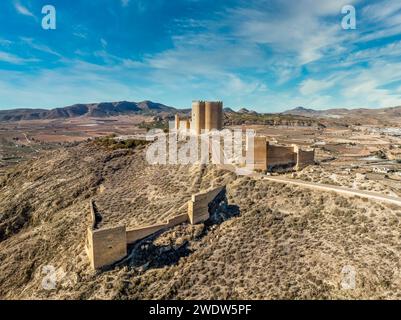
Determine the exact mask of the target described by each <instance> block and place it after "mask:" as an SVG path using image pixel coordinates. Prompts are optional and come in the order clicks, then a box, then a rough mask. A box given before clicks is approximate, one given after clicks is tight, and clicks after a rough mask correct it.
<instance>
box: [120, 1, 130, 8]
mask: <svg viewBox="0 0 401 320" xmlns="http://www.w3.org/2000/svg"><path fill="white" fill-rule="evenodd" d="M129 3H130V0H121V5H122V6H123V7H127V6H128V5H129Z"/></svg>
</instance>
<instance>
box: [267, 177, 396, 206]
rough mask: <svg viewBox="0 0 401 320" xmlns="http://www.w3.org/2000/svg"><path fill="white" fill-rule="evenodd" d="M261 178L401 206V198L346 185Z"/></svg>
mask: <svg viewBox="0 0 401 320" xmlns="http://www.w3.org/2000/svg"><path fill="white" fill-rule="evenodd" d="M261 178H262V179H263V180H269V181H274V182H279V183H285V184H292V185H297V186H301V187H306V188H310V189H314V190H322V191H334V192H337V193H341V194H345V195H351V196H358V197H362V198H367V199H372V200H379V201H383V202H387V203H392V204H396V205H399V206H401V198H398V197H391V196H386V195H384V194H380V193H377V192H371V191H364V190H356V189H351V188H346V187H339V186H332V185H329V184H320V183H314V182H307V181H302V180H296V179H290V178H284V177H271V176H263V177H261Z"/></svg>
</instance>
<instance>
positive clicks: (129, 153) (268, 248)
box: [0, 142, 401, 299]
mask: <svg viewBox="0 0 401 320" xmlns="http://www.w3.org/2000/svg"><path fill="white" fill-rule="evenodd" d="M146 148H147V147H146V146H138V147H135V148H134V149H117V150H112V149H109V148H105V147H103V146H100V145H98V144H96V143H95V142H85V143H80V144H78V145H76V146H71V147H67V148H61V149H58V150H54V151H50V152H47V153H44V154H42V155H40V156H39V157H38V159H35V160H30V161H28V162H25V163H21V164H19V165H17V166H16V167H14V168H12V169H10V170H9V172H8V173H7V175H5V177H3V178H1V180H0V194H1V197H0V298H2V299H12V298H14V299H22V298H24V299H45V298H50V299H55V298H59V299H127V298H130V299H216V298H217V299H325V298H326V299H336V298H341V299H347V298H362V299H371V298H379V299H380V298H400V295H399V292H401V282H400V280H399V266H398V262H397V261H399V260H400V257H401V248H400V245H399V232H398V231H397V230H398V229H399V224H400V217H401V211H400V208H398V207H393V206H390V205H384V204H380V203H376V202H371V201H366V200H362V199H357V198H345V197H341V196H338V195H336V194H333V193H324V192H323V193H322V192H320V191H319V192H318V191H311V190H307V189H301V188H299V187H290V186H285V185H281V184H277V183H273V182H268V181H265V180H258V179H253V178H250V177H239V176H236V175H234V174H233V173H232V172H229V171H225V170H221V169H219V168H217V167H216V166H213V165H207V166H197V165H177V166H173V165H166V166H154V165H152V166H151V165H148V164H147V162H146V161H145V158H144V153H145V150H146ZM221 184H225V185H227V195H226V196H227V200H228V205H227V206H223V207H221V208H219V210H218V211H216V212H215V213H214V215H213V216H212V218H211V219H210V221H208V222H206V223H204V224H199V225H195V226H191V225H187V224H183V225H180V226H177V227H175V228H173V229H171V230H167V231H165V232H162V233H160V234H157V235H155V236H154V237H150V238H148V239H144V240H142V241H140V242H139V243H137V244H136V245H133V246H131V247H130V248H129V258H128V259H126V260H125V261H123V262H121V263H120V264H117V265H114V266H112V267H111V268H109V269H108V270H104V271H103V272H94V271H92V270H91V269H90V266H89V261H88V258H87V256H86V253H85V249H84V242H85V236H86V229H87V226H88V224H89V221H90V218H89V199H94V200H95V202H96V204H97V207H98V210H99V211H100V212H101V213H102V216H103V217H104V220H103V222H102V223H103V224H105V225H116V224H118V223H121V222H125V223H130V225H131V226H135V225H137V224H143V223H152V222H154V221H158V220H160V219H164V218H165V216H164V215H165V213H166V212H167V210H170V209H172V208H173V209H174V207H175V206H177V205H181V203H185V201H186V200H187V199H188V197H189V196H190V195H191V194H192V193H196V192H198V191H200V190H206V189H208V188H209V187H211V186H216V185H221ZM49 266H50V267H51V268H54V270H55V271H56V274H55V277H56V284H55V287H53V288H51V287H50V288H49V287H46V286H45V284H46V270H48V268H49ZM344 266H352V267H354V268H355V269H356V270H357V288H356V289H355V290H343V289H342V287H341V281H342V276H343V274H342V270H343V268H344ZM46 268H47V269H46ZM397 270H398V271H397Z"/></svg>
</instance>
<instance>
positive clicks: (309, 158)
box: [297, 148, 315, 170]
mask: <svg viewBox="0 0 401 320" xmlns="http://www.w3.org/2000/svg"><path fill="white" fill-rule="evenodd" d="M313 164H315V150H302V149H300V148H298V152H297V170H301V169H303V168H305V167H307V166H309V165H313Z"/></svg>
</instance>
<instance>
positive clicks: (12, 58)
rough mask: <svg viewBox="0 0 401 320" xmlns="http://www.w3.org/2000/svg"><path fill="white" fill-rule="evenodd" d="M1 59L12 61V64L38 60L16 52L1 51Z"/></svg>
mask: <svg viewBox="0 0 401 320" xmlns="http://www.w3.org/2000/svg"><path fill="white" fill-rule="evenodd" d="M0 61H3V62H7V63H11V64H25V63H28V62H35V61H38V60H37V59H33V58H32V59H31V58H29V59H28V58H21V57H19V56H16V55H14V54H11V53H8V52H4V51H0Z"/></svg>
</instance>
